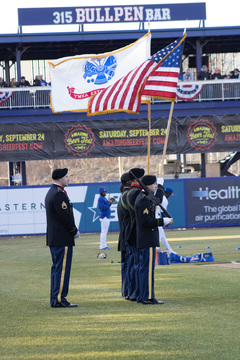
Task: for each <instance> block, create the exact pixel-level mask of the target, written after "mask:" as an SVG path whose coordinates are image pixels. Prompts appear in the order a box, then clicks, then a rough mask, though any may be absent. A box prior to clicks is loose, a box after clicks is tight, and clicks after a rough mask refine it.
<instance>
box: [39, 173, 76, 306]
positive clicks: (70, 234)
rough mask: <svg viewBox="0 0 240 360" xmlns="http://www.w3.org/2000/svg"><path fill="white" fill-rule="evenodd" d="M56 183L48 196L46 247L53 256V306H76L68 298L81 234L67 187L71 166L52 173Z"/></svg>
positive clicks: (46, 199) (51, 301)
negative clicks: (76, 239) (75, 249)
mask: <svg viewBox="0 0 240 360" xmlns="http://www.w3.org/2000/svg"><path fill="white" fill-rule="evenodd" d="M52 179H53V184H52V186H51V188H50V189H49V191H48V192H47V195H46V197H45V207H46V215H47V246H49V248H50V252H51V256H52V267H51V294H50V305H51V307H55V308H58V307H65V308H68V307H77V306H78V305H76V304H71V303H70V302H68V301H67V300H66V297H67V294H68V288H69V279H70V271H71V263H72V253H73V246H74V245H75V242H74V239H75V238H78V237H80V234H79V231H78V229H77V227H76V225H75V222H74V216H73V209H72V203H71V201H70V200H69V198H68V195H67V193H66V191H65V189H64V188H65V187H66V186H68V183H69V177H68V169H66V168H64V169H56V170H54V171H53V173H52Z"/></svg>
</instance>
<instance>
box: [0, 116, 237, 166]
mask: <svg viewBox="0 0 240 360" xmlns="http://www.w3.org/2000/svg"><path fill="white" fill-rule="evenodd" d="M167 120H168V119H167V118H153V119H152V120H151V145H150V148H151V155H161V154H162V151H163V146H164V142H165V135H166V128H167ZM239 141H240V125H239V116H238V115H231V116H230V115H228V116H227V115H224V116H209V117H184V118H178V117H175V118H173V119H172V124H171V128H170V134H169V140H168V146H167V154H184V153H199V152H223V151H224V152H226V151H229V152H233V151H239ZM147 146H148V119H124V120H123V119H122V120H104V119H103V120H94V121H65V122H60V121H58V122H42V123H31V122H29V123H17V124H14V123H9V124H0V161H25V160H45V159H68V158H97V157H119V156H136V155H138V156H147Z"/></svg>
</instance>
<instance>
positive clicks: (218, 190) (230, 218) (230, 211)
mask: <svg viewBox="0 0 240 360" xmlns="http://www.w3.org/2000/svg"><path fill="white" fill-rule="evenodd" d="M186 200H187V208H186V214H187V227H208V226H239V225H240V181H239V177H231V178H209V179H196V180H192V181H186Z"/></svg>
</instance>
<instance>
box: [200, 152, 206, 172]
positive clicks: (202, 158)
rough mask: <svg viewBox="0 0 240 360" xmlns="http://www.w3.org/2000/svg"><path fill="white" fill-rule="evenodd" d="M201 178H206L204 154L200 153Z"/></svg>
mask: <svg viewBox="0 0 240 360" xmlns="http://www.w3.org/2000/svg"><path fill="white" fill-rule="evenodd" d="M201 177H206V159H205V153H201Z"/></svg>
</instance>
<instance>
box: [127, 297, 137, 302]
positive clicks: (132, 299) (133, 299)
mask: <svg viewBox="0 0 240 360" xmlns="http://www.w3.org/2000/svg"><path fill="white" fill-rule="evenodd" d="M129 300H130V301H136V300H137V299H136V298H133V297H130V298H129Z"/></svg>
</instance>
